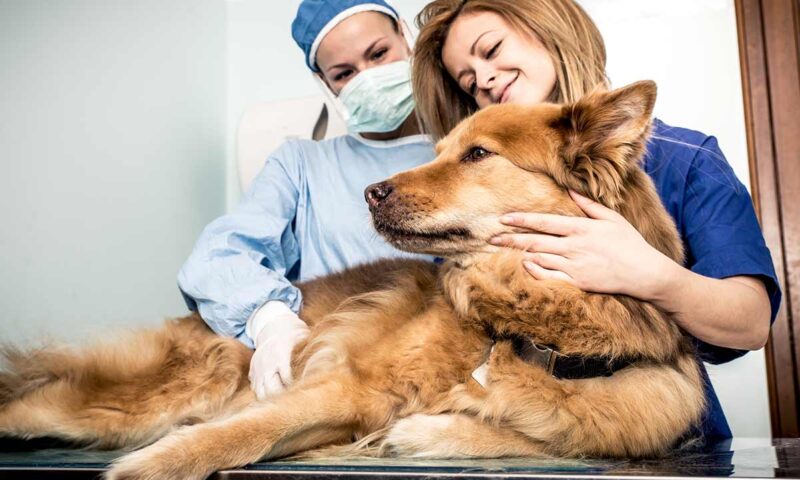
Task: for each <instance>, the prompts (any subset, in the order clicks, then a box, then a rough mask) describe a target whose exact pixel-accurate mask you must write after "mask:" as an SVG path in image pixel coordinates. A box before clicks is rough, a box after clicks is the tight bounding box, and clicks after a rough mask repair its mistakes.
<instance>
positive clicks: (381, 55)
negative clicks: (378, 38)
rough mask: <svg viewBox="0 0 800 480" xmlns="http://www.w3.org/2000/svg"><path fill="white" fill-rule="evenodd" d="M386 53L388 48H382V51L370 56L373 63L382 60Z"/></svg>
mask: <svg viewBox="0 0 800 480" xmlns="http://www.w3.org/2000/svg"><path fill="white" fill-rule="evenodd" d="M387 51H389V49H388V48H382V49H380V50H378V51H377V52H375V53H373V54H372V60H373V61H377V60H380V59H382V58H383V57H385V56H386V52H387Z"/></svg>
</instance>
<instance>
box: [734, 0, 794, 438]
mask: <svg viewBox="0 0 800 480" xmlns="http://www.w3.org/2000/svg"><path fill="white" fill-rule="evenodd" d="M735 5H736V19H737V27H738V36H739V57H740V61H741V73H742V87H743V94H744V107H745V108H744V110H745V122H746V130H747V150H748V158H749V163H750V183H751V192H752V196H753V202H754V204H755V207H756V212H757V213H758V215H759V220H760V221H761V226H762V229H763V230H764V237H765V239H766V241H767V245H768V246H769V248H770V251H771V252H772V259H773V261H774V262H775V268H776V271H777V273H778V279H779V280H780V282H781V288H782V290H783V302H782V304H781V309H780V311H779V312H778V316H777V318H776V320H775V323H774V324H773V326H772V332H771V334H770V340H769V343H768V344H767V348H766V357H767V380H768V383H769V397H770V415H771V420H772V435H773V437H798V436H800V368H799V367H800V0H735Z"/></svg>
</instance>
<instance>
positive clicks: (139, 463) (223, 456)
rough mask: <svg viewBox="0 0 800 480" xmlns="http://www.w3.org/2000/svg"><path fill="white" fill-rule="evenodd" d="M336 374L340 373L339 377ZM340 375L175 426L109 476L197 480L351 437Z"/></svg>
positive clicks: (114, 479)
mask: <svg viewBox="0 0 800 480" xmlns="http://www.w3.org/2000/svg"><path fill="white" fill-rule="evenodd" d="M337 380H338V379H337ZM354 391H358V390H356V389H353V388H351V387H349V386H347V385H344V384H343V383H342V382H340V381H334V380H330V381H325V382H322V383H317V384H315V385H309V386H306V385H303V384H298V385H296V386H295V388H293V389H291V390H289V391H288V392H285V393H283V394H281V395H279V396H277V397H276V398H275V399H274V400H273V401H270V402H263V403H262V402H259V403H255V404H253V405H251V406H250V407H248V408H247V409H246V410H244V411H242V412H240V413H238V414H236V415H234V416H232V417H229V418H227V419H225V420H219V421H216V422H213V423H207V424H200V425H194V426H191V427H185V428H182V429H179V430H177V431H175V432H174V433H172V434H170V435H168V436H166V437H164V438H163V439H161V440H159V441H158V442H156V443H154V444H152V445H150V446H148V447H146V448H144V449H142V450H139V451H136V452H134V453H132V454H130V455H126V456H124V457H122V458H121V459H120V460H118V461H117V462H115V464H114V465H113V467H112V468H111V470H110V471H109V472H108V474H107V478H108V479H110V480H123V479H125V480H134V479H135V480H156V479H161V480H165V479H175V480H201V479H204V478H206V477H207V476H208V475H210V474H211V473H213V472H215V471H217V470H220V469H224V468H231V467H237V466H241V465H245V464H248V463H252V462H256V461H258V460H261V459H263V458H276V457H281V456H285V455H289V454H292V453H295V452H298V451H302V450H305V449H309V448H313V447H318V446H322V445H325V444H328V443H331V442H335V441H339V440H345V439H349V438H350V436H351V435H352V429H353V427H354V426H355V424H356V414H355V408H354V404H355V403H356V402H355V401H354V400H355V399H353V398H351V397H350V396H349V395H352V394H350V393H349V392H354Z"/></svg>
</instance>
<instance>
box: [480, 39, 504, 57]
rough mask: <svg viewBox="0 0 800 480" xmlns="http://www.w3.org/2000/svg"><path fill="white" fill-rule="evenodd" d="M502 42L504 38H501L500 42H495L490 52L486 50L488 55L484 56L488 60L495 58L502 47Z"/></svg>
mask: <svg viewBox="0 0 800 480" xmlns="http://www.w3.org/2000/svg"><path fill="white" fill-rule="evenodd" d="M502 43H503V41H502V40H500V41H499V42H497V43H495V44H494V46H493V47H492V48H490V49H489V51H488V52H486V55H484V58H486V60H489V59H491V58H494V56H495V55H496V54H497V51H498V50H499V49H500V45H501V44H502Z"/></svg>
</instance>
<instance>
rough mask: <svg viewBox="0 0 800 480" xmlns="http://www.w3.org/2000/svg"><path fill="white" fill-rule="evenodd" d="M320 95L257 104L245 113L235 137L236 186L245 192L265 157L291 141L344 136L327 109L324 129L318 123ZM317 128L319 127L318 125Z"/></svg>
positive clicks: (337, 119) (322, 103)
mask: <svg viewBox="0 0 800 480" xmlns="http://www.w3.org/2000/svg"><path fill="white" fill-rule="evenodd" d="M325 105H326V102H325V97H324V96H323V95H315V96H311V97H303V98H293V99H288V100H279V101H273V102H260V103H256V104H254V105H252V106H251V107H249V108H248V109H247V110H245V112H244V114H243V115H242V119H241V121H240V122H239V129H238V131H237V133H236V163H237V166H238V170H239V185H240V186H241V187H242V191H246V190H247V188H248V187H249V186H250V183H251V182H252V181H253V179H254V178H255V177H256V175H258V172H259V171H261V168H262V167H263V166H264V161H266V159H267V156H268V155H269V154H270V153H272V152H273V151H275V150H276V149H277V148H278V147H279V146H280V145H281V144H283V143H284V142H285V141H286V140H288V139H291V138H306V139H312V138H314V131H315V126H316V127H317V128H316V130H317V135H318V138H316V139H317V140H321V139H323V138H332V137H336V136H339V135H344V134H345V133H347V128H346V126H345V124H344V122H343V121H342V119H341V118H340V117H339V115H338V114H337V113H336V111H335V110H334V109H333V108H331V106H330V105H327V106H326V108H327V128H324V127H325V125H324V123H325V122H324V121H322V118H321V116H322V111H323V106H325ZM318 124H319V125H318Z"/></svg>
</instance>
